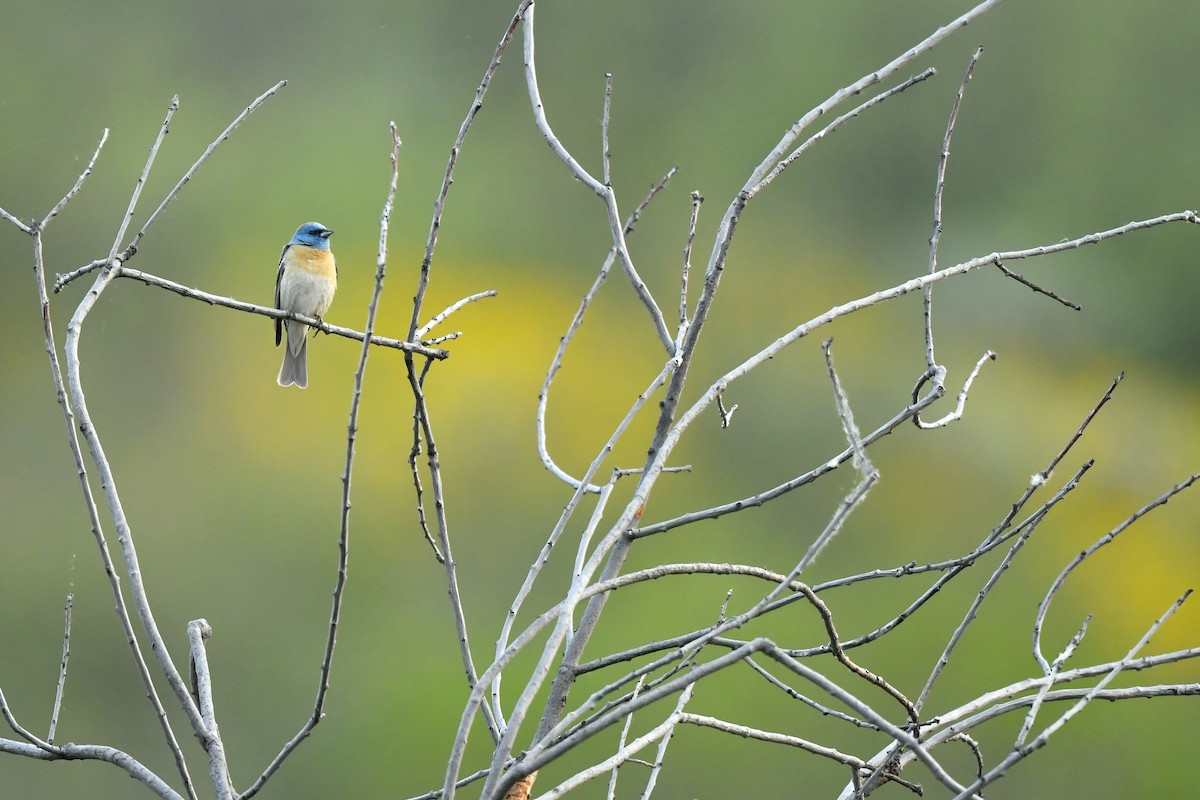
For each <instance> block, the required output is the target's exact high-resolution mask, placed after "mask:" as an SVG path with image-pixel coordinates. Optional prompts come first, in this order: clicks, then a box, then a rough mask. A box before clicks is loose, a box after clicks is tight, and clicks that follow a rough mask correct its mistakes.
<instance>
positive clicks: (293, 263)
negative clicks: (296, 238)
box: [287, 244, 337, 281]
mask: <svg viewBox="0 0 1200 800" xmlns="http://www.w3.org/2000/svg"><path fill="white" fill-rule="evenodd" d="M287 260H288V267H289V268H291V269H301V270H303V271H305V272H308V273H311V274H313V275H318V276H320V277H322V278H329V279H330V280H333V281H336V280H337V262H336V261H334V259H333V253H332V252H330V251H329V250H318V249H317V248H315V247H308V246H307V245H302V244H294V245H292V246H291V247H289V248H288V252H287Z"/></svg>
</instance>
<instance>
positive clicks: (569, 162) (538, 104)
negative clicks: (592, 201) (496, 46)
mask: <svg viewBox="0 0 1200 800" xmlns="http://www.w3.org/2000/svg"><path fill="white" fill-rule="evenodd" d="M533 12H534V6H533V5H532V4H531V5H530V6H529V8H528V10H527V11H526V13H525V18H524V21H523V25H522V31H523V33H524V36H525V85H526V87H527V89H528V91H529V103H530V105H531V106H532V108H533V121H534V124H535V125H537V128H538V130H539V131H540V132H541V134H542V138H544V139H545V140H546V144H548V145H549V146H550V150H551V151H553V153H554V155H555V156H557V157H558V159H559V160H560V161H562V162H563V164H565V165H566V167H567V169H568V170H570V172H571V174H572V175H573V176H574V177H575V178H576V179H577V180H578V181H580V182H581V183H583V184H584V185H585V186H587V187H588V188H589V189H590V190H592V192H594V193H595V194H596V195H597V196H598V197H600V199H601V200H603V201H604V209H605V211H606V212H607V214H608V227H609V232H610V233H611V235H612V242H613V248H614V249H615V250H616V253H617V258H618V259H619V260H620V262H621V267H622V268H623V269H624V270H625V275H626V277H627V278H628V279H629V282H630V284H631V285H632V286H633V290H634V292H635V293H636V294H637V296H638V299H640V300H641V301H642V305H643V306H645V307H646V311H647V312H648V313H649V314H650V322H651V323H652V324H653V325H654V330H655V332H656V333H657V334H658V339H659V341H660V342H661V343H662V345H663V347H664V348H666V351H667V353H669V354H673V353H674V352H675V343H674V342H673V341H672V339H671V333H670V331H669V330H668V329H667V323H666V320H665V319H664V318H663V314H662V310H661V309H659V307H658V303H657V302H655V300H654V296H653V295H652V294H651V293H650V287H648V286H647V285H646V282H645V281H643V280H642V277H641V275H639V274H638V271H637V268H636V267H635V266H634V264H633V256H632V255H630V253H629V245H628V244H627V243H626V241H625V228H624V224H623V223H622V221H621V214H620V211H619V210H618V209H617V195H616V192H614V191H613V188H612V186H611V185H609V184H608V183H607V181H605V182H601V181H598V180H596V179H595V178H594V177H593V176H592V175H591V173H589V172H588V171H587V170H586V169H584V168H583V165H582V164H580V163H579V162H578V161H577V160H576V159H575V157H574V156H572V155H571V153H570V151H568V150H567V148H566V147H565V146H564V145H563V143H562V142H561V141H560V140H559V138H558V136H556V135H555V133H554V130H553V129H552V128H551V127H550V122H549V120H547V119H546V107H545V105H543V104H542V96H541V91H540V90H539V89H538V78H537V63H536V60H535V58H534V52H535V49H536V48H535V46H534V34H533V31H534V27H533V17H534V13H533ZM611 87H612V83H611V81H609V82H607V83H606V97H605V105H606V107H607V105H608V104H609V102H610V100H609V95H611ZM603 127H604V128H605V130H607V112H605V123H604V125H603ZM604 140H605V143H606V144H605V154H606V156H605V159H606V160H605V167H604V168H605V172H607V152H608V151H607V141H608V137H607V134H605V135H604Z"/></svg>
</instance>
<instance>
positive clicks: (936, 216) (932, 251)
mask: <svg viewBox="0 0 1200 800" xmlns="http://www.w3.org/2000/svg"><path fill="white" fill-rule="evenodd" d="M981 55H983V48H982V47H980V48H978V49H976V50H975V54H974V55H973V56H971V62H970V63H969V64H968V65H967V72H966V74H965V75H963V79H962V83H960V84H959V85H958V93H957V94H956V95H954V103H953V105H951V106H950V118H949V119H948V120H947V121H946V135H945V136H944V137H942V151H941V153H939V155H938V165H937V181H936V183H935V186H934V190H933V235H932V236H930V237H929V272H930V274H932V273H934V272H937V251H938V244H939V243H940V242H941V240H942V195H943V193H944V192H945V190H946V162H947V161H949V159H950V139H951V138H952V137H953V136H954V123H955V122H956V121H957V120H958V109H959V107H960V106H961V105H962V99H963V95H964V94H966V91H967V84H968V83H970V82H971V76H972V75H973V74H974V73H975V65H976V64H977V63H978V62H979V57H980V56H981ZM924 307H925V364H926V366H927V367H928V368H929V369H930V370H931V371H932V370H934V369H936V368H937V359H936V358H934V355H933V285H932V284H930V285H929V286H926V287H925V304H924Z"/></svg>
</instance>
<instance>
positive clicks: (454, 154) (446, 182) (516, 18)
mask: <svg viewBox="0 0 1200 800" xmlns="http://www.w3.org/2000/svg"><path fill="white" fill-rule="evenodd" d="M532 6H533V0H521V4H520V5H519V6H517V11H516V13H515V14H513V18H512V20H511V21H510V22H509V23H508V27H507V28H506V29H505V31H504V35H503V36H501V37H500V41H499V43H497V45H496V51H495V52H494V53H493V54H492V61H491V63H490V64H488V67H487V69H486V70H484V73H483V80H481V81H480V82H479V88H477V89H476V90H475V99H474V101H473V102H472V103H471V107H470V109H468V110H467V116H466V117H465V118H464V119H463V121H462V125H460V126H459V128H458V136H456V137H455V139H454V144H453V146H451V148H450V160H449V161H448V162H447V163H446V172H445V174H444V175H443V176H442V186H441V189H439V190H438V196H437V200H436V201H435V202H434V204H433V219H432V220H431V221H430V223H429V237H428V238H427V239H426V241H425V255H424V257H423V258H422V259H421V274H420V277H419V278H418V279H417V293H416V295H414V296H413V313H412V319H411V321H410V322H409V325H408V337H407V338H408V340H409V341H415V340H414V336H415V335H416V331H417V329H418V328H420V327H421V310H422V307H423V306H424V303H425V292H426V291H427V290H428V288H429V268H430V266H431V265H432V264H433V251H434V250H435V249H436V248H437V240H438V231H439V230H441V227H442V214H443V212H444V211H445V209H446V196H447V195H448V194H449V193H450V185H451V184H452V183H453V182H454V181H453V178H454V167H455V166H456V165H457V164H458V154H459V153H460V152H462V146H463V142H464V141H465V140H466V138H467V132H468V131H469V130H470V129H471V123H473V122H474V121H475V115H476V114H478V113H479V110H480V109H482V108H483V98H484V95H486V94H487V90H488V87H489V86H491V83H492V78H493V77H494V76H495V74H496V70H497V69H499V68H500V59H501V58H503V57H504V51H505V50H507V49H508V43H509V42H510V41H512V37H513V34H514V33H516V30H517V25H518V23H520V21H521V17H522V16H524V14H525V12H526V10H527V9H529V8H530V7H532Z"/></svg>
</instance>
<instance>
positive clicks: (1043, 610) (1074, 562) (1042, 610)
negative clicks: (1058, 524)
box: [1033, 473, 1200, 674]
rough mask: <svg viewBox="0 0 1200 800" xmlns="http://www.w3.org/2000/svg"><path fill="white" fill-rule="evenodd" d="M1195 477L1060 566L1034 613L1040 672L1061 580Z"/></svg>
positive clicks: (1198, 475)
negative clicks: (1044, 639) (1046, 630)
mask: <svg viewBox="0 0 1200 800" xmlns="http://www.w3.org/2000/svg"><path fill="white" fill-rule="evenodd" d="M1198 480H1200V473H1196V474H1194V475H1190V476H1189V477H1187V478H1186V479H1185V480H1183V481H1182V482H1181V483H1177V484H1176V485H1174V486H1172V487H1171V488H1170V489H1168V490H1167V491H1165V492H1163V493H1162V494H1161V495H1159V496H1158V497H1156V498H1155V499H1154V500H1152V501H1150V502H1149V503H1147V504H1146V505H1144V506H1142V507H1141V508H1139V509H1138V510H1137V511H1135V512H1133V513H1132V514H1130V515H1129V516H1128V517H1127V518H1126V519H1125V520H1124V521H1123V522H1121V524H1119V525H1117V526H1116V527H1115V528H1113V529H1112V530H1110V531H1109V532H1108V533H1106V534H1104V535H1103V536H1101V537H1100V538H1099V539H1097V540H1096V541H1095V542H1094V543H1093V544H1092V545H1091V546H1090V547H1088V548H1087V549H1086V550H1084V551H1083V552H1081V553H1080V554H1079V555H1077V556H1075V557H1074V558H1073V559H1071V562H1070V563H1069V564H1067V565H1066V566H1065V567H1063V570H1062V572H1060V573H1059V574H1058V577H1056V578H1055V579H1054V581H1053V583H1051V584H1050V588H1049V589H1048V590H1047V591H1046V596H1045V597H1043V598H1042V602H1041V603H1039V604H1038V610H1037V616H1036V617H1035V619H1034V623H1033V657H1034V658H1035V659H1037V662H1038V665H1039V666H1041V668H1042V671H1043V672H1045V673H1047V674H1049V672H1050V663H1049V662H1048V661H1046V657H1045V656H1044V655H1042V627H1043V625H1044V624H1045V621H1046V614H1047V613H1049V611H1050V603H1051V601H1052V600H1053V599H1054V597H1055V595H1056V594H1057V593H1058V590H1059V589H1061V588H1062V585H1063V583H1065V582H1066V580H1067V576H1069V575H1070V574H1071V573H1072V572H1073V571H1074V570H1075V568H1076V567H1078V566H1079V565H1080V564H1082V563H1083V562H1084V560H1085V559H1087V558H1088V557H1089V556H1091V555H1092V554H1093V553H1095V552H1096V551H1097V550H1099V549H1100V548H1102V547H1104V546H1105V545H1107V544H1111V543H1112V542H1113V540H1115V539H1116V538H1117V537H1118V536H1120V535H1121V534H1122V533H1124V532H1125V531H1127V530H1129V528H1130V527H1131V526H1132V525H1133V524H1134V523H1135V522H1137V521H1138V520H1140V519H1141V518H1142V517H1144V516H1146V515H1147V514H1149V513H1150V512H1151V511H1153V510H1154V509H1156V508H1158V507H1159V506H1164V505H1166V504H1167V502H1168V501H1169V500H1170V499H1171V498H1172V497H1174V496H1175V495H1177V494H1179V493H1180V492H1182V491H1183V490H1185V489H1187V488H1188V487H1190V486H1191V485H1192V484H1194V483H1195V482H1196V481H1198Z"/></svg>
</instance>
